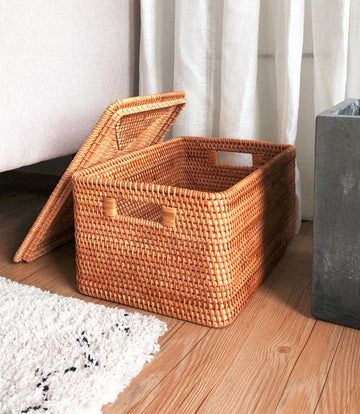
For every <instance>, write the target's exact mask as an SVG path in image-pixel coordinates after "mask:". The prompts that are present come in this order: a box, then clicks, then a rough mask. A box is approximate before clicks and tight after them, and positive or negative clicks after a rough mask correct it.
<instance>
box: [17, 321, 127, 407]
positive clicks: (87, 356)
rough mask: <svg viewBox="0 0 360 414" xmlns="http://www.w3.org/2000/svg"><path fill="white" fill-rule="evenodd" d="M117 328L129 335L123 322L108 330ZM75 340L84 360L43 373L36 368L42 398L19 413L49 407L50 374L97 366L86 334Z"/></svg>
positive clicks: (37, 386)
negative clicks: (80, 362) (76, 365)
mask: <svg viewBox="0 0 360 414" xmlns="http://www.w3.org/2000/svg"><path fill="white" fill-rule="evenodd" d="M124 316H125V317H127V316H128V314H127V313H125V314H124ZM114 330H119V331H123V332H125V333H126V335H129V332H130V328H129V327H128V326H126V325H124V324H123V323H120V324H119V323H116V324H115V326H113V327H112V329H110V330H109V332H111V331H114ZM102 335H105V332H102ZM76 342H77V343H78V344H79V346H80V348H85V349H86V350H85V351H84V352H83V353H82V355H83V357H84V362H83V364H82V365H81V366H78V367H75V366H70V367H69V368H66V369H64V370H62V371H60V370H54V371H51V372H48V373H44V372H43V371H42V370H41V369H40V368H37V369H36V371H35V373H34V375H35V377H36V388H42V399H41V401H40V402H39V403H38V404H37V405H34V406H30V407H27V408H24V409H23V410H22V411H21V414H28V413H29V414H30V413H31V412H47V411H48V410H49V408H48V407H47V401H49V391H50V384H49V381H50V379H51V376H53V375H65V374H67V373H69V372H75V371H76V370H78V369H79V370H80V369H87V368H90V367H92V366H95V367H99V366H100V361H98V360H95V358H94V356H93V354H92V352H91V343H90V342H89V339H88V336H87V335H86V332H85V331H82V332H81V334H80V336H79V337H78V338H76ZM105 367H106V365H103V368H105Z"/></svg>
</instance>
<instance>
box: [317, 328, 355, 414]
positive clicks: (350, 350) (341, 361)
mask: <svg viewBox="0 0 360 414" xmlns="http://www.w3.org/2000/svg"><path fill="white" fill-rule="evenodd" d="M315 412H316V414H329V413H331V414H359V412H360V331H359V330H356V329H351V328H345V327H344V328H343V332H342V336H341V338H340V343H339V347H338V349H337V351H336V354H335V356H334V359H333V362H332V364H331V368H330V371H329V374H328V377H327V380H326V383H325V386H324V389H323V392H322V394H321V397H320V400H319V403H318V406H317V408H316V410H315Z"/></svg>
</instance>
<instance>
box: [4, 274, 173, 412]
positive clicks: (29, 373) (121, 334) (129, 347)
mask: <svg viewBox="0 0 360 414" xmlns="http://www.w3.org/2000/svg"><path fill="white" fill-rule="evenodd" d="M165 331H166V325H165V323H164V322H162V321H160V320H158V319H157V318H155V317H152V316H144V315H140V314H138V313H128V312H126V311H124V310H121V309H119V308H107V307H105V306H102V305H95V304H92V303H87V302H83V301H81V300H78V299H74V298H67V297H63V296H59V295H56V294H52V293H49V292H43V291H42V290H40V289H38V288H35V287H31V286H26V285H22V284H19V283H15V282H12V281H10V280H7V279H5V278H3V277H0V413H1V414H20V413H28V414H40V413H47V414H75V413H76V414H83V413H84V414H85V413H86V414H93V413H94V414H95V413H96V414H97V413H101V407H102V405H103V404H106V403H108V402H111V401H114V400H115V399H116V397H117V395H118V393H119V392H121V391H122V390H123V389H124V388H125V387H126V386H127V385H128V384H129V382H130V380H131V379H132V378H133V377H134V376H135V375H137V374H138V373H139V372H140V371H141V369H142V367H143V366H144V364H145V363H146V362H148V361H150V360H151V359H152V357H153V355H154V354H155V353H156V352H157V351H158V350H159V345H158V344H157V341H158V338H159V337H160V336H161V335H162V334H163V333H164V332H165Z"/></svg>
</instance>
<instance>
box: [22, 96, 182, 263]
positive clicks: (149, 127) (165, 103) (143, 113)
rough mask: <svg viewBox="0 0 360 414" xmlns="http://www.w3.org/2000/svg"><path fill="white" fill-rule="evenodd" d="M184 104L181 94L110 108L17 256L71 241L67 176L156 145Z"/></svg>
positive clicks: (36, 253)
mask: <svg viewBox="0 0 360 414" xmlns="http://www.w3.org/2000/svg"><path fill="white" fill-rule="evenodd" d="M184 104H185V99H184V94H183V93H182V92H171V93H163V94H158V95H151V96H145V97H135V98H129V99H124V100H121V101H116V102H114V103H113V104H111V105H110V106H109V107H108V108H107V109H106V111H105V112H104V113H103V115H102V117H101V118H100V120H99V121H98V123H97V124H96V126H95V127H94V129H93V130H92V132H91V133H90V135H89V136H88V138H87V139H86V140H85V142H84V144H83V145H82V147H81V148H80V150H79V151H78V153H77V154H76V156H75V157H74V159H73V161H72V162H71V164H70V165H69V167H68V168H67V170H66V171H65V173H64V175H63V176H62V178H61V179H60V181H59V183H58V185H57V186H56V188H55V190H54V191H53V193H52V194H51V196H50V198H49V200H48V201H47V203H46V204H45V206H44V208H43V209H42V211H41V213H40V215H39V216H38V218H37V219H36V221H35V222H34V224H33V226H32V227H31V229H30V231H29V232H28V234H27V236H26V238H25V239H24V241H23V242H22V244H21V246H20V247H19V249H18V251H17V252H16V254H15V257H14V261H15V262H19V261H21V260H24V261H26V262H30V261H32V260H34V259H37V258H38V257H40V256H42V255H43V254H45V253H47V252H49V251H50V250H52V249H54V248H55V247H57V246H60V245H61V244H63V243H64V242H66V241H68V240H70V239H72V238H73V207H72V197H71V177H72V175H73V174H74V172H75V171H77V170H79V169H82V168H85V167H89V166H91V165H94V164H97V163H99V162H101V161H105V160H107V159H111V158H114V157H115V156H118V155H120V154H123V153H126V152H130V151H134V150H136V149H139V148H143V147H146V146H149V145H152V144H154V143H156V142H158V141H159V140H160V139H161V138H162V137H163V136H165V135H166V133H167V132H168V130H169V129H170V127H171V125H172V124H173V122H174V121H175V119H176V117H177V116H178V114H179V112H180V111H181V109H182V107H183V106H184Z"/></svg>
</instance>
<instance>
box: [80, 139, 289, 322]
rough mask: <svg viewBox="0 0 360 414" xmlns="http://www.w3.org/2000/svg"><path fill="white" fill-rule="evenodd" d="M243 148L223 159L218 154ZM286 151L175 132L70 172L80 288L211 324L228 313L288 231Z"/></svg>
mask: <svg viewBox="0 0 360 414" xmlns="http://www.w3.org/2000/svg"><path fill="white" fill-rule="evenodd" d="M220 151H221V152H223V151H227V152H237V153H246V154H252V160H253V165H252V166H235V165H224V164H221V163H220V162H218V152H220ZM294 173H295V149H294V147H292V146H289V145H276V144H271V143H266V142H253V141H244V140H234V139H226V138H204V137H178V138H174V139H172V140H170V141H168V142H164V143H160V144H156V145H153V146H151V147H148V148H144V149H141V150H138V151H135V152H132V153H129V154H126V155H122V156H120V157H116V158H114V159H111V160H109V161H106V162H103V163H100V164H98V165H95V166H93V167H90V168H87V169H84V170H81V171H79V172H77V173H75V174H74V176H73V178H72V182H73V197H74V212H75V239H76V257H77V282H78V288H79V290H80V292H82V293H85V294H87V295H91V296H95V297H99V298H104V299H108V300H111V301H115V302H120V303H123V304H126V305H130V306H134V307H138V308H141V309H146V310H149V311H152V312H156V313H161V314H165V315H169V316H172V317H176V318H180V319H183V320H186V321H191V322H195V323H199V324H203V325H207V326H211V327H222V326H225V325H227V324H229V323H230V322H232V321H233V320H234V318H235V317H236V315H237V314H238V313H239V311H240V309H241V308H242V307H243V306H244V305H245V303H246V302H247V300H248V299H249V297H250V296H251V294H252V293H253V292H254V291H255V290H256V288H257V287H258V286H259V285H260V284H261V282H262V280H263V278H264V277H265V275H267V274H268V273H269V272H270V270H271V269H272V268H273V266H274V265H275V264H276V262H277V261H278V260H279V259H280V257H281V256H282V254H283V252H284V250H285V248H286V245H287V244H288V242H289V241H290V239H291V238H292V236H293V234H294V223H295V184H294Z"/></svg>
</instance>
